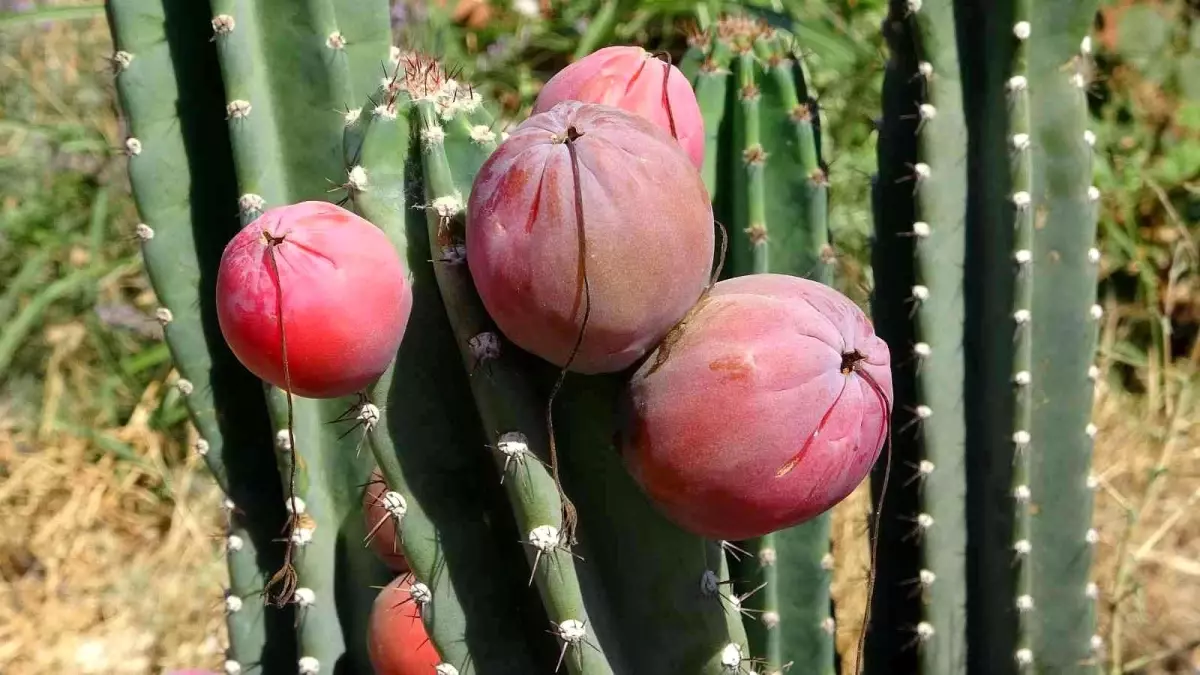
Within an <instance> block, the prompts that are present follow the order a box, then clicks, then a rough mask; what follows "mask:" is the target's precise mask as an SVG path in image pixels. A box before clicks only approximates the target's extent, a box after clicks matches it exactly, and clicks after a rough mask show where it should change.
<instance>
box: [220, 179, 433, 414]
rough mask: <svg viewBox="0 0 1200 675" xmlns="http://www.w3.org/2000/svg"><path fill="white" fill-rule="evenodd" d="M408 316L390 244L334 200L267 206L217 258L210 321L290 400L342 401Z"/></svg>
mask: <svg viewBox="0 0 1200 675" xmlns="http://www.w3.org/2000/svg"><path fill="white" fill-rule="evenodd" d="M411 311H412V289H411V287H410V285H409V282H408V277H407V272H406V270H405V267H404V264H403V263H402V262H401V260H400V256H399V255H398V254H397V253H396V249H395V248H394V247H393V246H392V243H391V242H390V241H389V240H388V238H387V237H386V236H385V235H384V233H383V232H382V231H381V230H380V229H379V228H377V227H375V226H374V225H372V224H371V223H370V222H368V221H367V220H365V219H363V218H361V217H359V216H357V215H355V214H353V213H351V212H350V211H347V210H345V209H343V208H341V207H339V206H337V205H335V204H329V203H326V202H300V203H298V204H293V205H290V206H281V207H277V208H273V209H270V210H268V211H266V212H265V213H263V214H262V215H261V216H259V217H258V218H257V219H255V220H254V221H253V222H251V223H250V224H249V225H247V226H246V227H244V228H243V229H242V230H241V231H240V232H239V233H238V234H237V235H236V236H235V237H234V238H233V240H232V241H230V242H229V244H228V245H227V246H226V247H225V252H224V254H223V255H222V256H221V266H220V270H219V272H218V274H217V319H218V321H219V323H220V327H221V333H222V335H224V337H225V341H226V342H227V343H229V347H230V349H231V350H232V351H233V353H234V354H235V355H236V356H237V358H238V360H239V361H241V363H242V365H244V366H245V367H246V368H247V369H249V370H250V371H251V372H253V373H254V374H255V375H257V376H258V377H260V378H262V379H263V380H266V381H267V382H269V383H271V384H273V385H275V386H276V387H280V388H285V389H286V388H288V385H289V380H290V388H291V391H292V393H293V394H296V395H298V396H305V397H309V398H336V397H339V396H346V395H349V394H353V393H355V392H357V391H360V390H362V389H363V388H364V387H366V386H367V385H369V384H371V383H372V382H374V381H375V380H376V379H378V378H379V376H380V375H382V374H383V372H384V370H385V369H386V368H387V366H388V364H389V363H390V362H391V360H392V359H393V358H394V357H395V355H396V350H397V349H398V348H399V346H400V341H401V339H402V338H403V336H404V330H405V328H406V327H407V324H408V317H409V314H410V313H411ZM281 314H282V321H281V320H280V316H281ZM285 344H286V358H287V373H286V374H285V372H284V354H285V351H284V347H285Z"/></svg>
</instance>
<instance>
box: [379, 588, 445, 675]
mask: <svg viewBox="0 0 1200 675" xmlns="http://www.w3.org/2000/svg"><path fill="white" fill-rule="evenodd" d="M413 581H414V579H413V575H411V574H404V575H401V576H399V577H397V578H395V579H394V580H392V582H391V583H389V584H388V585H387V586H384V587H383V590H381V591H380V592H379V595H377V596H376V597H375V605H374V606H373V607H372V609H371V621H370V626H369V627H368V629H367V655H368V657H369V658H370V659H371V666H372V667H373V668H374V669H375V675H432V674H433V672H434V669H435V668H436V667H437V665H438V664H439V663H441V657H439V656H438V653H437V649H435V648H434V646H433V643H432V642H430V640H429V634H428V633H427V632H426V631H425V623H424V621H423V620H422V619H421V613H420V610H419V609H418V606H417V603H416V601H414V600H413V599H412V594H411V593H410V592H409V589H410V588H411V586H412V583H413Z"/></svg>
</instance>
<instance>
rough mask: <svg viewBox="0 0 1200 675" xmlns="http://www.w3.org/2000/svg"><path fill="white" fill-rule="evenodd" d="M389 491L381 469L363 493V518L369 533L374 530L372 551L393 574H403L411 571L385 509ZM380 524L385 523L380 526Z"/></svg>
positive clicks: (392, 522)
mask: <svg viewBox="0 0 1200 675" xmlns="http://www.w3.org/2000/svg"><path fill="white" fill-rule="evenodd" d="M387 491H388V486H387V483H386V482H385V481H384V478H383V474H382V473H380V471H379V469H375V470H374V471H373V472H372V473H371V480H370V481H368V482H367V489H366V490H364V491H363V518H364V519H365V521H366V523H365V524H366V528H367V530H366V531H367V532H371V531H372V530H374V534H372V535H371V550H372V551H374V552H375V555H377V556H379V559H380V560H382V561H383V563H384V564H385V565H387V566H388V567H389V568H391V569H392V571H393V572H398V573H403V572H407V571H408V570H409V567H408V560H407V559H405V557H404V552H403V551H402V550H401V548H400V542H399V540H398V539H397V538H396V524H395V521H394V520H393V519H392V516H391V515H389V514H388V512H387V510H386V509H384V508H383V502H382V501H381V499H382V497H383V494H384V493H385V492H387ZM380 523H383V524H382V525H380Z"/></svg>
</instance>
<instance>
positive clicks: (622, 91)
mask: <svg viewBox="0 0 1200 675" xmlns="http://www.w3.org/2000/svg"><path fill="white" fill-rule="evenodd" d="M563 101H581V102H583V103H601V104H604V105H611V106H615V107H617V108H621V109H623V110H628V111H629V112H632V113H636V114H638V115H641V116H642V117H645V118H646V119H648V120H650V121H651V122H654V124H656V125H658V126H659V127H660V128H662V130H663V131H666V132H667V133H668V134H670V135H671V136H672V137H674V138H675V140H677V141H678V142H679V145H680V146H682V147H683V149H684V151H686V152H687V154H688V157H689V158H691V160H692V164H694V165H695V166H696V168H697V169H699V168H701V167H702V166H704V119H703V118H702V117H701V115H700V104H699V103H698V102H697V101H696V92H695V91H693V90H692V85H691V84H690V83H689V82H688V81H687V78H686V77H684V75H683V72H682V71H680V70H679V69H678V68H676V67H675V66H673V65H671V64H670V63H668V62H667V61H665V60H662V59H660V58H657V57H656V55H654V54H651V53H650V52H648V51H646V50H645V49H642V48H641V47H635V46H620V45H618V46H613V47H605V48H603V49H599V50H597V51H594V52H592V53H591V54H588V55H587V56H585V57H583V58H582V59H580V60H578V61H576V62H574V63H572V64H570V65H569V66H567V67H566V68H563V69H562V70H560V71H558V73H556V74H555V75H554V77H552V78H550V81H549V82H547V83H546V84H545V85H544V86H543V87H542V90H541V91H540V92H539V93H538V97H537V100H536V101H535V102H534V104H533V114H535V115H536V114H538V113H542V112H546V111H547V110H550V109H551V108H553V107H554V106H555V105H558V104H559V103H561V102H563Z"/></svg>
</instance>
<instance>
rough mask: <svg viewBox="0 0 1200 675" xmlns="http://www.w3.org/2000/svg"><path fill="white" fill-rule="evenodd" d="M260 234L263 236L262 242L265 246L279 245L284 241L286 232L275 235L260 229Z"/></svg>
mask: <svg viewBox="0 0 1200 675" xmlns="http://www.w3.org/2000/svg"><path fill="white" fill-rule="evenodd" d="M262 236H263V243H265V244H266V245H267V246H271V247H275V246H279V245H280V244H282V243H283V242H284V240H285V239H287V235H286V234H284V235H280V236H278V237H277V236H275V235H273V234H271V233H270V232H267V231H266V230H263V231H262Z"/></svg>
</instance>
